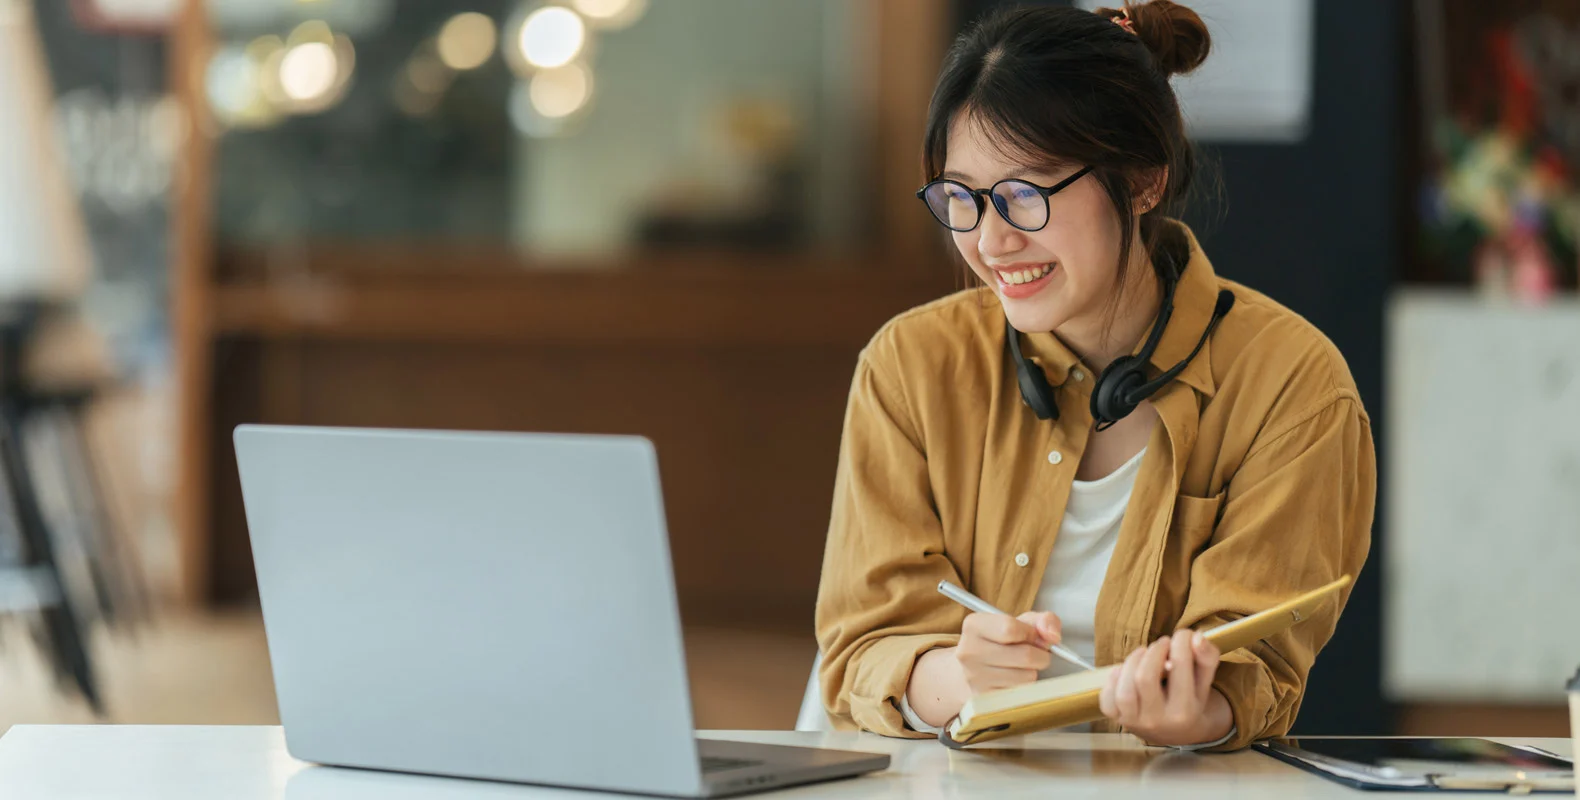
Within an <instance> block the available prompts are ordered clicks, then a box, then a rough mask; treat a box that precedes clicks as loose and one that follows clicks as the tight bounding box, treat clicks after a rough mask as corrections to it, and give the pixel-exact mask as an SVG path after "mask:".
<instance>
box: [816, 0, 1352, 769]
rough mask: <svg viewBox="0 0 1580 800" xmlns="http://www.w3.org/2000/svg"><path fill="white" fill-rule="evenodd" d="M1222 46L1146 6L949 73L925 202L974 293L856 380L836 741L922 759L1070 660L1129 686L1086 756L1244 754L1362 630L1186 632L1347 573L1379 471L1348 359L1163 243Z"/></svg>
mask: <svg viewBox="0 0 1580 800" xmlns="http://www.w3.org/2000/svg"><path fill="white" fill-rule="evenodd" d="M1208 49H1209V37H1208V33H1207V30H1206V28H1205V27H1204V26H1203V24H1202V22H1201V19H1200V18H1199V17H1198V16H1197V15H1196V14H1195V13H1194V12H1192V11H1190V10H1189V9H1188V8H1185V7H1183V6H1181V5H1178V4H1175V3H1172V2H1167V0H1153V2H1149V3H1145V4H1139V5H1132V6H1128V7H1127V8H1126V9H1123V10H1109V9H1103V10H1100V11H1098V12H1097V13H1095V14H1094V13H1088V12H1085V11H1081V10H1077V9H1073V8H1063V7H1036V8H1026V9H1017V10H1011V11H1007V12H1002V13H998V14H996V15H994V16H992V17H991V18H989V19H987V20H985V21H983V22H981V23H980V24H978V25H976V26H974V27H973V28H972V29H971V30H969V31H967V32H966V33H964V34H963V35H962V36H961V37H960V38H959V40H958V41H956V43H955V45H954V47H953V48H952V50H951V51H950V53H949V56H948V58H947V60H946V63H945V66H944V68H943V72H942V74H941V76H940V77H939V81H938V85H937V88H936V90H935V92H934V95H933V100H932V106H931V109H930V111H929V114H928V120H927V131H926V137H925V140H926V141H925V154H924V159H925V165H924V166H925V169H926V172H927V174H928V175H929V176H930V177H931V178H932V181H931V182H929V183H928V184H927V185H926V187H924V188H923V190H922V191H921V192H919V196H920V197H921V198H922V199H923V200H924V201H925V203H926V204H927V209H928V210H929V211H930V212H931V213H932V215H933V216H934V217H935V218H936V219H937V220H938V221H939V222H940V223H941V224H943V225H944V226H945V227H946V228H948V229H949V230H950V232H951V236H952V238H953V242H954V245H955V248H956V249H957V250H958V251H959V253H960V256H961V258H962V259H964V261H965V263H966V264H967V265H969V267H970V268H971V271H972V272H973V273H974V274H975V276H976V277H977V278H978V279H980V281H981V282H982V284H983V285H984V286H985V287H986V291H983V290H973V291H968V292H963V293H960V294H957V295H954V296H951V297H946V298H944V299H942V300H940V301H937V302H934V303H931V304H928V305H926V306H923V307H920V308H917V309H914V310H912V311H909V312H907V313H905V314H902V315H901V316H899V317H898V318H896V319H894V320H893V321H891V322H890V323H889V324H888V325H886V326H885V327H884V328H883V329H882V330H881V331H879V332H878V334H877V335H876V336H875V337H874V338H873V340H872V342H871V343H870V344H869V346H868V347H867V348H866V349H865V350H864V351H863V353H862V356H861V359H860V361H859V364H858V366H857V369H856V375H855V380H854V386H853V388H852V390H851V395H850V401H849V408H848V410H847V415H846V421H845V428H844V440H843V444H842V447H841V456H840V462H839V470H838V477H837V483H836V491H835V498H834V507H833V516H832V521H831V525H830V530H829V537H828V549H827V553H826V556H825V563H824V571H823V578H822V586H821V589H820V592H819V598H818V606H817V633H818V640H819V644H820V646H821V649H822V652H823V656H824V661H823V666H822V670H821V675H820V677H821V681H822V691H823V699H824V704H825V706H826V707H827V710H828V711H829V713H830V715H831V717H832V718H833V720H834V721H835V723H836V725H839V726H841V727H847V728H848V727H857V728H861V729H866V730H870V731H875V732H878V733H881V734H886V735H891V736H923V735H930V734H932V733H935V732H936V730H937V728H938V727H939V726H942V725H944V724H945V723H947V721H948V720H949V719H950V718H951V717H952V716H953V715H954V714H956V713H957V712H958V711H959V709H960V707H961V705H962V704H963V703H964V702H965V701H966V700H967V699H969V698H970V697H971V696H972V695H974V694H977V693H980V692H984V691H990V690H994V689H1001V688H1005V687H1009V686H1014V685H1018V684H1022V683H1026V682H1028V681H1032V680H1036V679H1038V678H1039V677H1048V676H1051V675H1056V674H1061V673H1062V672H1066V671H1069V670H1072V669H1075V668H1072V667H1068V666H1067V665H1066V664H1065V663H1064V662H1063V661H1050V655H1049V652H1048V645H1049V644H1051V643H1055V642H1061V641H1062V643H1063V644H1064V645H1065V646H1066V647H1069V648H1071V649H1073V650H1074V651H1076V652H1077V653H1079V654H1081V655H1082V656H1083V657H1085V658H1086V659H1088V660H1095V663H1098V664H1120V663H1122V664H1123V667H1122V669H1120V670H1116V671H1115V672H1114V675H1113V678H1112V679H1111V680H1110V681H1109V683H1108V685H1107V686H1106V687H1105V688H1104V689H1103V692H1102V698H1101V706H1102V710H1103V714H1104V715H1105V716H1106V717H1107V719H1106V720H1105V721H1103V722H1100V723H1098V724H1097V729H1098V730H1120V729H1123V730H1128V731H1130V732H1132V733H1134V734H1136V735H1137V736H1140V737H1141V738H1142V739H1144V740H1145V741H1147V742H1149V743H1152V744H1156V745H1171V746H1180V747H1196V748H1202V747H1210V748H1216V749H1222V750H1232V749H1238V748H1241V747H1244V746H1245V745H1247V744H1249V743H1250V742H1252V741H1254V740H1256V739H1260V738H1265V737H1269V736H1275V735H1279V734H1283V733H1285V732H1287V731H1288V729H1289V727H1290V725H1291V724H1292V723H1293V722H1294V719H1295V715H1296V713H1297V712H1298V711H1299V708H1300V702H1301V695H1302V693H1303V691H1304V688H1305V682H1306V676H1307V674H1308V672H1309V671H1310V669H1311V665H1312V662H1313V661H1314V659H1315V658H1316V655H1317V652H1318V651H1319V650H1321V648H1322V647H1323V645H1324V644H1326V643H1327V641H1328V639H1329V638H1330V637H1331V636H1332V634H1333V630H1334V627H1335V625H1336V624H1337V622H1338V615H1339V608H1342V605H1343V603H1342V602H1340V603H1339V604H1337V605H1338V607H1337V608H1334V609H1333V610H1332V611H1331V612H1330V613H1327V614H1325V615H1323V616H1320V617H1317V618H1312V619H1309V620H1307V621H1305V622H1303V623H1302V624H1300V625H1297V626H1294V627H1292V628H1290V629H1289V630H1288V631H1287V632H1285V633H1282V634H1279V635H1277V636H1274V637H1272V638H1270V639H1268V640H1266V641H1264V642H1262V643H1260V644H1258V645H1256V646H1254V647H1251V648H1248V649H1245V650H1241V651H1237V652H1233V653H1227V654H1220V653H1218V652H1217V651H1216V649H1215V648H1214V647H1213V646H1212V645H1211V644H1210V643H1208V642H1205V641H1204V640H1202V639H1201V638H1200V637H1197V636H1194V635H1193V631H1194V630H1199V629H1204V628H1207V627H1210V626H1212V625H1215V624H1218V623H1221V622H1224V621H1227V620H1231V619H1235V618H1237V617H1240V616H1243V615H1245V614H1248V613H1253V612H1255V611H1258V610H1260V609H1262V608H1265V607H1267V606H1269V605H1272V604H1274V603H1276V602H1280V601H1282V600H1285V599H1288V598H1289V597H1292V596H1294V595H1296V594H1298V593H1300V592H1302V591H1305V590H1309V589H1312V588H1315V587H1317V586H1319V585H1322V584H1325V583H1327V582H1329V581H1330V580H1333V579H1335V578H1337V577H1339V576H1341V575H1344V574H1351V575H1354V574H1357V573H1358V572H1359V570H1360V569H1361V566H1362V565H1363V564H1364V562H1365V560H1366V554H1367V550H1368V547H1369V545H1370V527H1371V520H1372V512H1373V504H1374V495H1375V482H1376V478H1375V459H1374V454H1373V449H1372V439H1371V430H1370V423H1369V420H1368V418H1367V415H1366V411H1365V409H1363V408H1362V406H1361V402H1360V398H1359V396H1358V395H1357V392H1356V389H1355V384H1354V382H1353V380H1352V379H1351V376H1350V373H1349V369H1348V367H1347V366H1346V364H1345V363H1344V360H1343V358H1342V357H1341V356H1340V354H1339V353H1338V351H1337V350H1335V349H1334V347H1333V345H1332V344H1331V343H1330V342H1329V341H1328V340H1327V339H1326V338H1325V337H1324V336H1323V335H1322V334H1321V333H1320V332H1318V331H1317V330H1316V329H1315V328H1313V327H1312V326H1311V325H1310V324H1309V323H1307V322H1306V321H1305V320H1303V319H1301V318H1300V317H1298V316H1297V315H1295V314H1294V313H1292V312H1290V311H1289V310H1287V309H1285V308H1283V307H1281V306H1279V305H1278V304H1277V303H1275V302H1273V301H1272V300H1270V299H1268V298H1267V297H1265V296H1263V295H1260V294H1257V293H1256V292H1254V291H1252V290H1250V289H1247V288H1245V287H1243V286H1239V285H1236V284H1234V283H1231V282H1229V281H1226V280H1223V279H1221V278H1219V277H1217V276H1216V275H1215V274H1214V272H1213V268H1212V265H1211V264H1210V263H1209V262H1208V260H1207V256H1206V255H1205V254H1204V253H1203V252H1202V250H1201V248H1200V247H1199V246H1198V244H1197V243H1196V241H1195V238H1194V236H1193V235H1192V234H1191V233H1190V231H1189V230H1187V229H1186V228H1185V226H1184V225H1182V224H1180V223H1178V222H1175V221H1173V220H1171V219H1170V218H1169V217H1167V216H1166V213H1167V212H1168V210H1169V209H1170V208H1171V207H1174V206H1176V205H1177V203H1178V202H1179V201H1180V200H1181V199H1182V198H1183V197H1184V196H1185V195H1186V193H1187V192H1188V190H1189V189H1190V187H1191V183H1192V178H1193V175H1194V172H1195V163H1194V161H1193V158H1192V153H1191V150H1190V147H1189V145H1188V143H1187V141H1186V139H1185V134H1184V125H1183V122H1182V120H1181V116H1180V110H1179V105H1178V102H1177V101H1176V98H1175V96H1174V93H1173V90H1172V89H1171V87H1170V85H1169V77H1170V76H1171V75H1174V74H1179V73H1183V72H1188V71H1189V70H1191V69H1194V68H1195V67H1197V66H1198V65H1199V64H1200V63H1201V62H1202V61H1203V59H1205V58H1206V56H1207V51H1208ZM919 211H920V209H919ZM1268 257H1270V258H1276V257H1277V254H1276V253H1269V254H1268ZM1006 321H1007V324H1006ZM1154 334H1155V335H1154ZM1105 369H1106V370H1107V373H1106V374H1105ZM1094 394H1095V395H1097V398H1096V400H1095V401H1094ZM941 580H949V581H952V582H954V583H956V584H959V585H961V586H964V587H966V588H968V589H970V590H971V591H972V592H974V593H975V594H977V595H979V596H981V597H982V598H983V599H984V600H986V601H987V602H989V603H991V604H993V605H995V606H997V607H998V608H1001V609H1004V610H1006V611H1008V612H1010V613H1020V612H1025V613H1020V616H1018V617H1014V618H1011V617H1008V616H997V615H984V614H972V615H969V616H967V615H966V612H965V611H964V609H962V608H960V607H958V606H957V605H955V604H954V603H951V602H950V601H949V600H948V599H946V598H944V597H943V596H941V595H939V594H938V593H937V591H936V590H935V587H936V586H937V584H938V582H939V581H941ZM1347 599H1348V593H1347V592H1346V593H1345V596H1344V598H1343V600H1347ZM1032 609H1034V610H1032ZM1167 662H1171V666H1169V667H1168V668H1167V670H1166V669H1165V663H1167ZM1165 675H1168V677H1169V680H1167V681H1165V680H1164V677H1165Z"/></svg>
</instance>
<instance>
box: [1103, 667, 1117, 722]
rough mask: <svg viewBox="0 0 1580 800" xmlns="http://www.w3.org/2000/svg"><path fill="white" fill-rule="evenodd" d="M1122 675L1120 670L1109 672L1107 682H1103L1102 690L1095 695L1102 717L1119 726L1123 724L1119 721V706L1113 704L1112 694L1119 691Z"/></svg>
mask: <svg viewBox="0 0 1580 800" xmlns="http://www.w3.org/2000/svg"><path fill="white" fill-rule="evenodd" d="M1122 673H1123V670H1121V669H1113V670H1110V671H1109V673H1108V680H1107V681H1104V682H1103V690H1102V691H1101V692H1098V694H1097V707H1098V709H1099V710H1101V711H1102V712H1103V716H1105V717H1108V718H1109V719H1111V720H1114V721H1115V722H1120V724H1123V722H1121V721H1120V719H1119V706H1118V705H1116V704H1115V703H1114V694H1115V692H1116V691H1117V690H1118V689H1119V678H1120V675H1121V674H1122Z"/></svg>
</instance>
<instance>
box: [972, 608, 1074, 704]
mask: <svg viewBox="0 0 1580 800" xmlns="http://www.w3.org/2000/svg"><path fill="white" fill-rule="evenodd" d="M1060 630H1061V626H1060V623H1059V618H1058V617H1057V616H1055V615H1054V614H1053V612H1051V611H1028V612H1026V613H1024V614H1021V615H1020V616H1018V617H1013V618H1012V617H1006V616H1004V615H1002V614H972V615H970V616H968V617H966V621H965V624H964V625H963V626H961V628H960V644H959V645H958V646H956V647H955V659H956V660H958V661H959V662H960V669H961V672H962V673H963V674H964V675H965V679H966V685H967V686H969V687H970V688H971V694H972V695H978V694H981V693H983V692H991V691H993V690H995V689H1007V688H1009V687H1011V686H1020V685H1021V684H1025V683H1031V682H1032V681H1034V680H1037V673H1038V672H1040V671H1042V670H1044V669H1046V668H1047V667H1048V664H1049V662H1050V660H1051V659H1052V658H1053V655H1052V654H1051V653H1049V652H1048V646H1049V645H1052V644H1058V643H1059V635H1060Z"/></svg>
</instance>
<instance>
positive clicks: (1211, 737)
mask: <svg viewBox="0 0 1580 800" xmlns="http://www.w3.org/2000/svg"><path fill="white" fill-rule="evenodd" d="M1219 655H1220V654H1219V652H1218V647H1217V645H1214V644H1213V643H1212V642H1209V641H1207V638H1206V637H1205V636H1202V635H1201V634H1198V633H1196V632H1194V631H1190V630H1182V631H1178V632H1176V633H1175V634H1174V636H1173V637H1164V638H1162V639H1159V640H1158V641H1156V642H1154V643H1153V644H1152V645H1151V646H1150V647H1141V648H1137V649H1136V651H1135V652H1134V653H1131V654H1130V657H1129V658H1126V659H1125V663H1124V665H1123V666H1122V667H1121V668H1119V669H1116V670H1114V672H1113V674H1111V675H1109V677H1108V683H1107V685H1105V686H1104V687H1103V692H1102V694H1101V695H1100V697H1099V703H1100V704H1101V707H1102V710H1103V715H1104V716H1106V717H1108V718H1109V719H1111V720H1113V721H1115V722H1117V723H1119V724H1120V725H1123V726H1124V727H1125V728H1126V729H1127V730H1129V731H1130V732H1131V733H1133V734H1135V735H1136V736H1139V737H1141V738H1142V739H1143V740H1145V741H1146V742H1147V743H1148V744H1153V745H1192V744H1203V743H1206V742H1215V741H1217V740H1219V739H1222V738H1223V737H1224V736H1225V735H1227V734H1228V733H1229V730H1230V729H1231V728H1233V727H1234V715H1233V713H1232V712H1231V711H1230V709H1229V701H1228V700H1226V699H1224V696H1223V695H1222V694H1220V693H1219V692H1218V690H1217V689H1214V688H1213V686H1212V679H1213V676H1214V675H1216V674H1217V672H1218V659H1219ZM1169 662H1172V667H1171V669H1169V670H1167V671H1165V669H1164V664H1165V663H1169Z"/></svg>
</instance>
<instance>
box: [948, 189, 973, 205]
mask: <svg viewBox="0 0 1580 800" xmlns="http://www.w3.org/2000/svg"><path fill="white" fill-rule="evenodd" d="M949 199H950V201H951V202H955V203H969V202H971V193H970V192H963V191H960V190H955V191H953V192H950V193H949Z"/></svg>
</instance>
